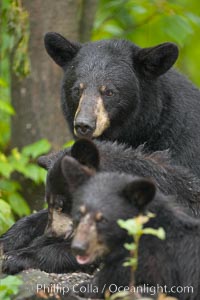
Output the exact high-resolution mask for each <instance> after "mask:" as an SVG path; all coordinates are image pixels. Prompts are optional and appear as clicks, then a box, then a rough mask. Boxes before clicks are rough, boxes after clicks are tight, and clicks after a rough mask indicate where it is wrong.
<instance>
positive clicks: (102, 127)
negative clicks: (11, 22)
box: [45, 33, 200, 176]
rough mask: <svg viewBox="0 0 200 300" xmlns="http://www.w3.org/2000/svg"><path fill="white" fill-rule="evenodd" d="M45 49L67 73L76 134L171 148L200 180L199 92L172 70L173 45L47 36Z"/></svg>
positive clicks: (65, 103)
mask: <svg viewBox="0 0 200 300" xmlns="http://www.w3.org/2000/svg"><path fill="white" fill-rule="evenodd" d="M45 47H46V50H47V52H48V54H49V55H50V56H51V57H52V58H53V60H54V61H55V62H56V63H57V64H58V65H59V66H61V67H62V69H63V70H64V79H63V84H62V107H63V112H64V115H65V118H66V119H67V121H68V123H69V125H70V128H71V130H72V132H74V133H75V135H77V136H78V137H88V138H93V137H94V138H99V139H101V140H112V141H115V140H117V141H118V142H121V143H127V144H128V145H131V146H133V147H137V146H139V145H141V144H143V143H145V149H147V150H148V151H150V152H152V151H157V150H165V149H170V151H171V154H172V159H173V160H174V161H175V163H176V164H181V165H183V166H185V167H189V168H190V169H191V170H192V171H193V172H194V173H196V174H197V175H198V176H200V164H198V163H197V162H198V161H199V160H200V122H199V115H200V91H199V90H198V89H197V88H196V87H194V86H193V85H192V83H191V82H190V81H188V80H187V79H186V78H185V77H184V76H183V75H181V74H179V73H178V72H177V71H175V70H173V69H171V67H172V66H173V64H174V62H175V61H176V59H177V57H178V49H177V46H176V45H175V44H173V43H164V44H161V45H158V46H155V47H151V48H140V47H138V46H136V45H135V44H133V43H131V42H130V41H126V40H103V41H98V42H89V43H86V44H78V43H74V42H70V41H68V40H67V39H65V38H64V37H63V36H61V35H60V34H58V33H47V34H46V36H45Z"/></svg>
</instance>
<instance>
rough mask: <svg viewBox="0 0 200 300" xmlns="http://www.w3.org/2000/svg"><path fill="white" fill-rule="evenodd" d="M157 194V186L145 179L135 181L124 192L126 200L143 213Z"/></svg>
mask: <svg viewBox="0 0 200 300" xmlns="http://www.w3.org/2000/svg"><path fill="white" fill-rule="evenodd" d="M155 193H156V186H155V184H154V183H153V182H152V181H150V180H148V179H145V178H141V179H135V180H133V181H132V182H130V183H128V184H127V186H126V187H125V188H124V190H123V195H124V196H125V198H126V199H127V200H128V201H129V202H130V203H131V204H133V205H135V206H136V207H137V208H138V209H139V210H141V211H142V210H144V209H145V207H146V205H147V204H148V203H149V202H151V201H152V200H153V198H154V196H155Z"/></svg>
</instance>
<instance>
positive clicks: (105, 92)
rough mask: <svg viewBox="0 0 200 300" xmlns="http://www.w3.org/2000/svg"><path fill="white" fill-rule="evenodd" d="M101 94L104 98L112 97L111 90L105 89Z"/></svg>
mask: <svg viewBox="0 0 200 300" xmlns="http://www.w3.org/2000/svg"><path fill="white" fill-rule="evenodd" d="M101 94H102V95H103V96H106V97H112V96H113V95H114V92H113V90H110V89H106V90H104V91H102V92H101Z"/></svg>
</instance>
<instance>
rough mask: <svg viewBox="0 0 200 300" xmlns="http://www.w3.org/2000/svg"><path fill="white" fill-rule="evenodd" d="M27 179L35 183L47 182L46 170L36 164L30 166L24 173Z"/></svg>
mask: <svg viewBox="0 0 200 300" xmlns="http://www.w3.org/2000/svg"><path fill="white" fill-rule="evenodd" d="M23 174H24V176H25V177H27V178H29V179H31V180H33V181H34V182H35V183H42V182H45V178H46V170H44V169H42V168H41V167H39V166H37V165H35V164H28V165H27V166H26V168H25V169H24V171H23Z"/></svg>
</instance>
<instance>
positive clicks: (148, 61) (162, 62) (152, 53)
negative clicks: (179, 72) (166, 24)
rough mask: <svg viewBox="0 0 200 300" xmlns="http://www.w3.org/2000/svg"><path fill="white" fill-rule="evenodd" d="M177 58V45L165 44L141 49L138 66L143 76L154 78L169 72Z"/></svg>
mask: <svg viewBox="0 0 200 300" xmlns="http://www.w3.org/2000/svg"><path fill="white" fill-rule="evenodd" d="M177 58H178V47H177V46H176V44H173V43H163V44H160V45H158V46H155V47H151V48H143V49H140V50H139V53H138V55H137V59H138V60H137V63H136V64H137V65H136V66H137V67H138V71H139V72H142V73H143V75H145V76H146V77H149V78H154V77H158V76H160V75H162V74H164V73H165V72H167V71H168V70H169V69H170V68H171V67H172V66H173V64H174V63H175V61H176V60H177Z"/></svg>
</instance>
